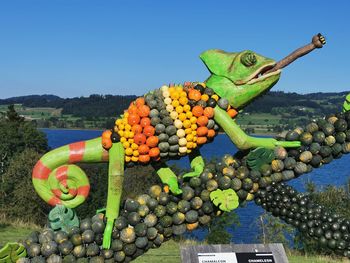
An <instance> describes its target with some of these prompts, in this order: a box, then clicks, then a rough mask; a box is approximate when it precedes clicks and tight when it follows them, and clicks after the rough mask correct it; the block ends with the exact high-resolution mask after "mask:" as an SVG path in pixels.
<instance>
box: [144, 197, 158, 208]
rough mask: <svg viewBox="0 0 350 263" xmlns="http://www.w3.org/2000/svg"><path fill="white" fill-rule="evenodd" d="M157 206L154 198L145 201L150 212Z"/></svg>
mask: <svg viewBox="0 0 350 263" xmlns="http://www.w3.org/2000/svg"><path fill="white" fill-rule="evenodd" d="M157 205H158V201H157V200H156V199H155V198H150V199H149V200H147V206H148V208H149V209H150V210H152V211H153V210H154V209H155V208H156V207H157Z"/></svg>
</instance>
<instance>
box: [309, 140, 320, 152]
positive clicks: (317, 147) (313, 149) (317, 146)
mask: <svg viewBox="0 0 350 263" xmlns="http://www.w3.org/2000/svg"><path fill="white" fill-rule="evenodd" d="M320 149H321V145H320V144H319V143H317V142H313V143H311V145H310V149H309V150H310V152H311V153H312V154H317V153H318V152H319V151H320Z"/></svg>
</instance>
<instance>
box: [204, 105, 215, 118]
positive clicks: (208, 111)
mask: <svg viewBox="0 0 350 263" xmlns="http://www.w3.org/2000/svg"><path fill="white" fill-rule="evenodd" d="M203 114H204V116H207V117H208V118H209V119H211V118H213V117H214V109H213V108H212V107H206V108H204V111H203Z"/></svg>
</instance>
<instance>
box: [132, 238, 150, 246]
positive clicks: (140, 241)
mask: <svg viewBox="0 0 350 263" xmlns="http://www.w3.org/2000/svg"><path fill="white" fill-rule="evenodd" d="M135 245H136V247H138V248H145V247H146V246H147V245H148V239H147V237H138V238H136V241H135Z"/></svg>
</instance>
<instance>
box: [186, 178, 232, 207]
mask: <svg viewBox="0 0 350 263" xmlns="http://www.w3.org/2000/svg"><path fill="white" fill-rule="evenodd" d="M230 183H231V180H230ZM190 203H191V208H192V209H195V210H198V209H199V208H201V207H202V205H203V200H202V199H201V198H200V197H198V196H196V197H195V198H193V199H192V200H191V202H190Z"/></svg>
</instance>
